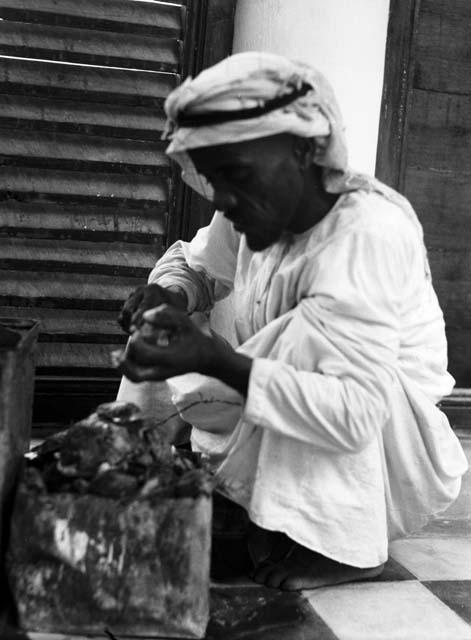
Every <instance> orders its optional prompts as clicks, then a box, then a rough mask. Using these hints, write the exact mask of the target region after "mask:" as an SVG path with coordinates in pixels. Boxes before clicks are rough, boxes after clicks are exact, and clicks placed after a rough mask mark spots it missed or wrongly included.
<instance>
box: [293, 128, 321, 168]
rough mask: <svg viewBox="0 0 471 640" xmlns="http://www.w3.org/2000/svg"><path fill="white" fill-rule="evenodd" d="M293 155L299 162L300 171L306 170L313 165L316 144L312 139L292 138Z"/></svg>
mask: <svg viewBox="0 0 471 640" xmlns="http://www.w3.org/2000/svg"><path fill="white" fill-rule="evenodd" d="M293 153H294V155H295V157H296V158H297V160H298V162H299V167H300V168H301V169H304V170H305V169H307V168H308V167H309V166H310V165H312V164H313V163H314V157H315V153H316V142H315V140H314V138H301V137H300V136H294V139H293Z"/></svg>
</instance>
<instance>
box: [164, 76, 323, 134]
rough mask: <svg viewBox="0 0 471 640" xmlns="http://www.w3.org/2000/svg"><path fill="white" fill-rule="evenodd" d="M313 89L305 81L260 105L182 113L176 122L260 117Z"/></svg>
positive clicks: (205, 122) (193, 123)
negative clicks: (227, 109)
mask: <svg viewBox="0 0 471 640" xmlns="http://www.w3.org/2000/svg"><path fill="white" fill-rule="evenodd" d="M311 89H312V86H311V85H310V84H307V83H306V82H304V83H303V84H302V85H301V87H300V88H299V89H295V90H294V91H292V92H291V93H287V94H285V95H283V96H279V97H277V98H273V99H272V100H267V101H266V102H265V104H264V105H263V106H260V107H250V108H249V109H239V110H236V111H208V112H206V113H195V114H188V115H185V114H184V113H182V114H180V115H179V116H178V119H177V122H176V124H177V126H179V127H207V126H211V125H213V124H223V123H224V122H231V121H232V120H249V119H250V118H258V117H260V116H263V115H265V114H266V113H270V112H271V111H275V110H276V109H281V108H282V107H286V106H287V105H288V104H291V103H292V102H294V101H295V100H297V99H298V98H300V97H301V96H305V95H306V93H307V92H308V91H310V90H311Z"/></svg>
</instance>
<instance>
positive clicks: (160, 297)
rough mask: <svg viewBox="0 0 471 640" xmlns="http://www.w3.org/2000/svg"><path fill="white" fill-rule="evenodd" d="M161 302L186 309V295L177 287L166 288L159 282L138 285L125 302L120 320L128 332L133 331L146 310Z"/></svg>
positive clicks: (137, 326) (139, 323) (182, 309)
mask: <svg viewBox="0 0 471 640" xmlns="http://www.w3.org/2000/svg"><path fill="white" fill-rule="evenodd" d="M161 304H169V305H171V306H172V307H176V308H177V309H180V310H181V311H186V307H187V300H186V295H185V293H184V292H183V291H182V290H181V289H179V288H177V287H176V288H164V287H161V286H160V285H158V284H147V285H144V286H142V287H138V288H137V289H136V290H135V291H134V292H133V293H131V295H130V296H129V298H128V299H127V300H126V302H125V303H124V306H123V308H122V310H121V313H120V315H119V318H118V322H119V324H120V325H121V327H122V328H123V329H124V331H126V333H133V331H135V330H136V329H138V328H139V326H140V325H141V323H142V315H143V313H144V311H147V310H148V309H153V308H154V307H158V306H160V305H161Z"/></svg>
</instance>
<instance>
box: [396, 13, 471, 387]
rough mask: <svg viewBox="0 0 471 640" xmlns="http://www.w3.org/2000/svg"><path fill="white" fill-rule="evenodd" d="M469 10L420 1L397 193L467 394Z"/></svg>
mask: <svg viewBox="0 0 471 640" xmlns="http://www.w3.org/2000/svg"><path fill="white" fill-rule="evenodd" d="M470 43H471V3H470V2H469V1H468V0H449V1H448V2H446V3H445V2H443V1H442V0H422V1H421V5H420V13H419V20H418V31H417V38H416V52H415V58H416V65H415V75H414V81H413V92H412V101H411V105H410V111H409V134H408V142H407V150H406V156H405V182H404V190H405V193H406V194H407V196H408V197H409V198H410V199H411V201H412V203H413V204H414V205H415V206H416V207H417V210H418V211H419V213H420V215H421V220H422V223H423V225H424V231H425V240H426V243H427V247H428V250H429V258H430V264H431V268H432V274H433V278H434V284H435V288H436V290H437V293H438V296H439V298H440V302H441V304H442V307H443V309H444V312H445V320H446V326H447V335H448V347H449V361H450V371H451V373H452V374H453V375H454V376H455V378H456V379H457V383H458V386H459V387H471V208H470V202H471V56H470V53H471V48H470V47H471V45H470Z"/></svg>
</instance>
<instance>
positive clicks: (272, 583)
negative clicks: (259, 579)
mask: <svg viewBox="0 0 471 640" xmlns="http://www.w3.org/2000/svg"><path fill="white" fill-rule="evenodd" d="M287 577H288V571H287V570H286V568H285V567H284V566H283V565H282V564H279V565H277V564H275V565H273V567H272V569H271V571H270V572H269V573H267V574H266V576H265V581H264V584H265V586H266V587H269V588H271V589H279V588H280V586H281V584H282V583H283V582H284V580H286V578H287Z"/></svg>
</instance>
